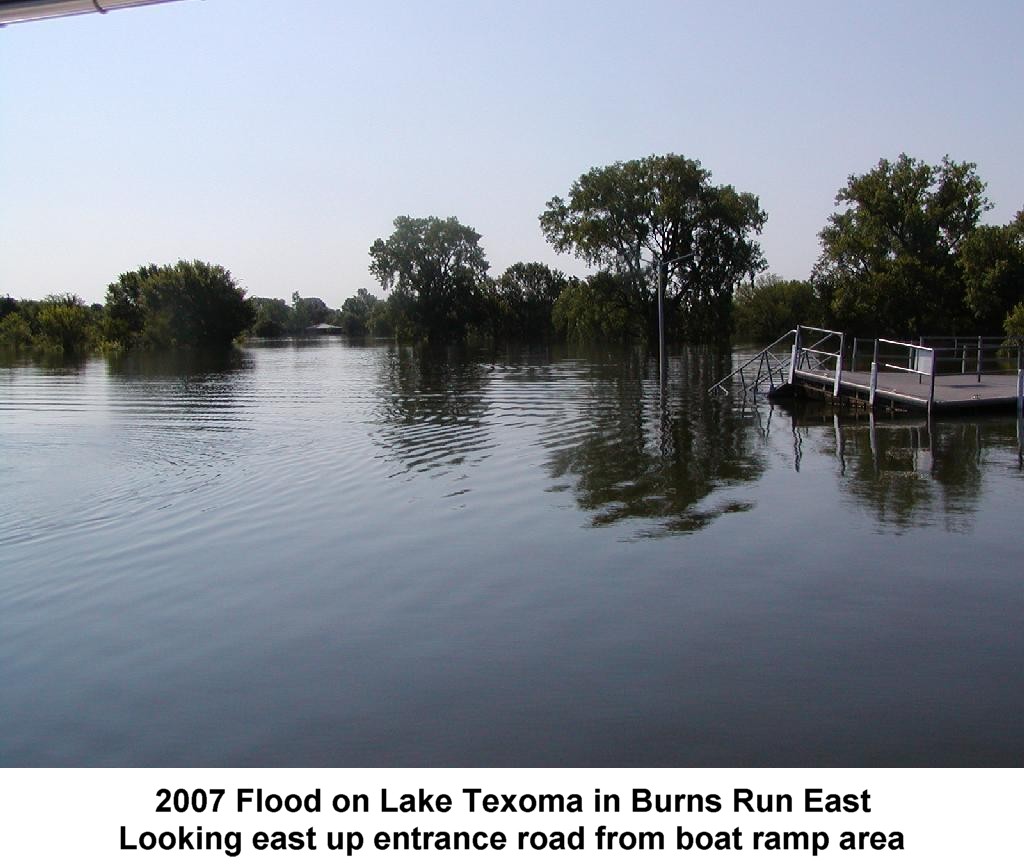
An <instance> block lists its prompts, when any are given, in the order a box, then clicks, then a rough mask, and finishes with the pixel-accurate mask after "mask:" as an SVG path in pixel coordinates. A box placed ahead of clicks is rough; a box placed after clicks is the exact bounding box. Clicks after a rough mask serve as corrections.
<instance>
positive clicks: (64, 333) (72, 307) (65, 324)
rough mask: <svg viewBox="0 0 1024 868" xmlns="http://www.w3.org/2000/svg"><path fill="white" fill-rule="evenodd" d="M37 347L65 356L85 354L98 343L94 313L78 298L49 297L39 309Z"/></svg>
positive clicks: (61, 295) (63, 295) (66, 294)
mask: <svg viewBox="0 0 1024 868" xmlns="http://www.w3.org/2000/svg"><path fill="white" fill-rule="evenodd" d="M37 323H38V333H37V335H36V345H37V346H38V347H39V348H40V349H44V350H49V351H53V352H61V353H68V354H71V353H82V352H85V351H87V350H89V349H90V348H91V347H93V346H94V345H95V343H96V339H97V335H96V331H95V329H94V327H93V314H92V311H90V310H89V308H87V307H86V306H85V302H83V301H82V299H80V298H79V297H78V296H77V295H72V294H71V293H61V294H59V295H48V296H47V297H46V298H44V299H43V302H42V304H40V306H39V313H38V316H37Z"/></svg>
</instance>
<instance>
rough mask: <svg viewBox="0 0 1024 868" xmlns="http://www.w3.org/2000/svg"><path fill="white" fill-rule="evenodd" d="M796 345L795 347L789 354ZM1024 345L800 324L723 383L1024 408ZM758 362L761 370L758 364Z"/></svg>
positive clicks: (842, 396)
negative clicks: (872, 334) (906, 337)
mask: <svg viewBox="0 0 1024 868" xmlns="http://www.w3.org/2000/svg"><path fill="white" fill-rule="evenodd" d="M787 350H788V352H787ZM1022 350H1024V342H1022V341H1021V340H1020V339H1016V338H1014V339H1009V340H1008V339H1006V338H1004V337H997V338H986V337H971V338H963V337H935V338H925V337H922V338H919V339H918V341H917V342H916V343H913V342H908V341H895V340H890V339H888V338H872V339H869V340H865V339H862V338H853V339H850V338H849V337H848V336H847V335H846V334H844V333H843V332H837V331H832V330H829V329H819V328H815V327H811V326H797V327H796V328H795V329H793V330H792V331H790V332H788V333H787V334H785V335H783V336H782V337H781V338H779V339H778V340H777V341H775V342H774V343H772V344H770V345H769V346H768V347H765V348H764V349H763V350H761V351H760V352H758V353H757V354H755V355H754V356H753V357H752V358H751V359H749V360H747V361H746V362H744V364H742V365H741V366H740V367H738V368H737V369H736V370H734V371H733V372H732V373H730V374H729V375H728V376H727V377H725V378H723V379H722V380H720V381H719V382H718V383H716V384H715V385H714V386H712V387H711V388H712V391H714V390H720V391H722V392H728V391H729V389H728V388H727V385H726V384H727V383H734V382H735V380H736V379H737V377H738V378H739V380H740V383H741V384H742V388H743V390H744V391H745V392H751V391H753V392H756V391H757V390H758V388H761V387H763V388H765V389H767V391H768V396H769V398H774V399H781V398H785V397H800V396H806V397H810V398H819V399H825V400H831V401H837V402H845V403H854V404H862V405H865V406H868V407H879V406H882V407H887V408H889V409H893V410H900V409H902V410H912V411H918V412H921V411H923V412H926V413H928V414H931V413H933V412H935V413H964V412H972V411H977V410H984V411H991V412H1008V411H1013V412H1016V413H1018V414H1021V413H1022V412H1024V359H1022ZM755 365H756V368H755Z"/></svg>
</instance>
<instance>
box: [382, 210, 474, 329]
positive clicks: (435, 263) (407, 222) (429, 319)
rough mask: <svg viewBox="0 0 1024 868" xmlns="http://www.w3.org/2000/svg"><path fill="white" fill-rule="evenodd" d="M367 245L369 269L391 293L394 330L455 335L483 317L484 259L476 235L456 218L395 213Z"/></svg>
mask: <svg viewBox="0 0 1024 868" xmlns="http://www.w3.org/2000/svg"><path fill="white" fill-rule="evenodd" d="M394 225H395V231H394V232H393V233H392V234H391V236H390V237H389V238H388V239H387V240H386V241H385V240H383V239H380V238H378V239H377V240H376V241H375V242H374V243H373V246H372V247H371V248H370V259H371V264H370V271H371V272H372V273H373V275H374V276H375V277H377V279H378V280H380V282H381V285H382V286H383V287H384V289H385V290H393V293H392V299H391V301H392V303H393V304H392V307H393V309H392V311H391V314H392V321H393V323H394V326H395V329H396V333H399V334H403V333H408V334H409V336H415V337H425V338H427V339H428V340H431V341H435V342H445V341H448V340H458V339H460V338H462V337H464V336H465V335H466V332H467V330H468V329H469V328H471V327H473V326H476V325H479V324H481V323H482V322H483V321H484V318H485V316H486V299H485V287H486V282H487V269H488V264H487V260H486V259H485V258H484V252H483V250H482V249H481V247H480V243H479V242H480V235H479V233H477V232H476V231H474V230H473V229H472V228H470V227H469V226H464V225H463V224H461V223H459V221H458V220H457V219H456V218H455V217H449V218H448V219H447V220H441V219H439V218H437V217H425V218H414V217H398V218H396V219H395V223H394Z"/></svg>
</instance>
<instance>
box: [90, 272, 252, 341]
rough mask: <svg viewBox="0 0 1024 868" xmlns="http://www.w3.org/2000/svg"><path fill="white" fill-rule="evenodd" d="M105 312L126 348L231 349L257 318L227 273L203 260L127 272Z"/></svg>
mask: <svg viewBox="0 0 1024 868" xmlns="http://www.w3.org/2000/svg"><path fill="white" fill-rule="evenodd" d="M106 309H107V315H108V320H109V323H110V330H111V336H112V337H114V338H115V339H118V340H119V341H120V342H121V343H122V344H123V345H125V346H128V345H132V344H143V345H146V346H218V345H226V344H230V343H231V342H232V341H233V340H234V339H235V338H236V337H238V336H239V335H240V334H241V333H242V332H243V331H245V329H247V328H248V327H249V326H250V325H251V324H252V322H253V319H254V315H255V314H254V311H253V308H252V307H251V306H250V305H249V304H248V303H247V302H246V299H245V291H244V290H243V289H241V288H240V287H239V286H238V284H237V283H235V281H234V279H233V278H232V277H231V273H230V272H229V271H228V270H227V269H225V268H223V267H221V266H220V265H210V264H208V263H205V262H199V261H198V260H197V261H194V262H185V261H181V262H178V263H177V264H176V265H165V266H160V267H158V266H156V265H149V266H143V267H142V268H139V269H138V270H136V271H132V272H128V273H126V274H122V275H121V276H120V277H119V278H118V280H117V282H116V283H112V284H110V286H109V287H108V288H107V307H106Z"/></svg>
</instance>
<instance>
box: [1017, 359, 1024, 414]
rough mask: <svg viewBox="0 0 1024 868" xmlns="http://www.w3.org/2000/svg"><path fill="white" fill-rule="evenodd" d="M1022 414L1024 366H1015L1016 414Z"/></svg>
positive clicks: (1023, 409) (1023, 411)
mask: <svg viewBox="0 0 1024 868" xmlns="http://www.w3.org/2000/svg"><path fill="white" fill-rule="evenodd" d="M1021 415H1024V368H1017V416H1021Z"/></svg>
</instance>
